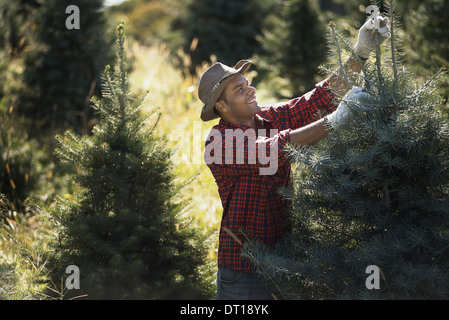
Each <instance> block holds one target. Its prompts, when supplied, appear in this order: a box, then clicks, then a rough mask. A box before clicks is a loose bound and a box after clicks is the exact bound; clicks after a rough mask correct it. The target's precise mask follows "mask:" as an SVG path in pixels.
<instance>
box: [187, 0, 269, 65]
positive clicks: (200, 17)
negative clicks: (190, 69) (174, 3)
mask: <svg viewBox="0 0 449 320" xmlns="http://www.w3.org/2000/svg"><path fill="white" fill-rule="evenodd" d="M188 12H189V14H188V17H187V18H186V19H187V23H186V26H187V28H186V30H185V32H186V33H185V38H186V43H185V48H186V52H189V49H190V47H191V44H192V41H193V40H194V39H195V38H196V39H197V40H198V44H197V46H196V47H195V46H194V48H192V51H191V52H190V53H191V56H192V62H193V64H194V66H197V65H200V64H201V63H202V62H203V61H209V60H210V56H211V55H215V56H216V57H217V59H218V60H219V61H221V62H223V63H225V64H228V65H230V66H233V65H234V64H235V63H237V61H239V60H241V59H245V58H249V57H251V56H252V55H253V54H255V53H257V52H259V51H260V44H259V43H258V41H257V40H256V36H257V35H258V34H259V33H260V27H261V21H262V19H263V18H262V17H263V16H262V14H261V10H260V6H259V5H258V1H256V0H248V1H240V0H197V1H192V2H191V4H190V5H189V7H188Z"/></svg>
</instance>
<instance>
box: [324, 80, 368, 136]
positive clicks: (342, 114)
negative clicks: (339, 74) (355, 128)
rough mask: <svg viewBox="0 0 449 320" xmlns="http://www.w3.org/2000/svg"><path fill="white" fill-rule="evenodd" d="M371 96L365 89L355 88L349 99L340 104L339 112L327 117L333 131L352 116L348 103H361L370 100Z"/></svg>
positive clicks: (336, 111) (349, 94)
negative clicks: (363, 100)
mask: <svg viewBox="0 0 449 320" xmlns="http://www.w3.org/2000/svg"><path fill="white" fill-rule="evenodd" d="M369 97H370V94H369V93H368V92H365V91H363V88H360V87H354V88H352V90H351V91H350V92H349V93H348V95H347V97H346V98H345V99H344V100H343V101H342V102H340V104H339V105H338V108H337V110H335V111H334V112H332V113H331V114H330V115H328V116H326V118H327V121H328V122H329V123H330V125H331V126H332V128H333V129H336V128H337V127H338V125H339V124H341V123H343V122H344V121H345V120H346V118H347V117H348V116H349V115H350V113H351V110H350V109H349V107H348V103H347V102H350V101H351V100H353V101H360V100H361V99H364V98H369Z"/></svg>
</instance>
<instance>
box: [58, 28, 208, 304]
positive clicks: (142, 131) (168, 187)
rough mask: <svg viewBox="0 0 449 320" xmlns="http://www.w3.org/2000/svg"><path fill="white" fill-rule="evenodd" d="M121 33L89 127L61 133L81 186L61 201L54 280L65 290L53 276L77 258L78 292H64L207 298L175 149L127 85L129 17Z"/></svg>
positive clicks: (62, 147)
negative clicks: (175, 168) (85, 132)
mask: <svg viewBox="0 0 449 320" xmlns="http://www.w3.org/2000/svg"><path fill="white" fill-rule="evenodd" d="M117 35H118V40H117V42H118V55H117V63H116V67H115V68H112V69H111V68H109V67H106V70H105V73H104V75H103V78H102V79H103V81H102V85H103V87H102V88H103V97H104V98H103V99H101V100H99V99H95V101H94V106H95V110H96V112H97V114H98V116H99V122H98V124H97V125H96V126H95V128H94V130H93V133H92V135H91V136H82V137H80V136H78V135H76V134H74V133H73V132H71V131H67V132H66V135H65V136H64V137H59V138H58V141H59V143H60V148H59V149H57V154H58V155H59V156H60V158H61V159H62V160H63V161H64V162H66V163H70V164H72V165H74V166H75V167H76V169H77V171H78V173H77V175H76V176H75V182H76V183H77V185H78V186H79V191H78V192H76V193H75V194H74V195H73V197H72V199H70V197H68V198H69V199H66V200H65V201H62V200H61V202H59V204H58V206H57V209H56V210H55V212H54V214H53V215H54V216H55V218H56V221H57V222H58V224H59V225H60V234H59V239H58V241H57V246H56V248H55V252H56V254H55V257H54V260H53V265H55V266H56V269H55V273H54V275H53V279H54V280H53V282H54V284H55V286H56V287H57V290H59V291H64V290H61V289H64V288H59V287H58V286H57V285H56V284H58V283H60V279H61V277H63V276H66V275H65V274H64V272H65V268H66V267H67V266H69V265H76V266H77V267H78V268H79V271H80V290H72V291H69V292H68V293H67V295H66V297H71V296H73V295H76V296H84V295H87V298H88V299H164V298H170V299H182V298H190V299H195V298H204V297H207V294H208V291H207V290H209V289H208V286H207V285H204V281H203V278H202V276H203V274H202V273H201V270H202V269H203V268H202V267H203V265H204V264H205V253H206V250H203V249H204V248H203V245H202V240H203V239H202V237H201V236H199V235H198V234H196V232H194V231H193V230H192V229H189V227H188V226H187V225H185V224H186V223H185V222H181V221H180V220H179V215H180V214H181V213H182V210H184V209H185V207H183V206H182V205H181V204H178V203H177V202H176V201H175V197H176V193H177V191H179V190H177V187H176V185H175V184H174V181H173V179H174V177H173V175H172V172H171V164H170V162H169V157H170V151H169V150H168V149H167V148H166V147H165V146H164V140H163V139H162V138H158V137H157V136H156V135H155V131H154V130H155V126H156V123H157V120H155V119H154V116H153V117H152V116H150V117H149V118H144V117H142V115H141V111H140V106H141V102H142V100H143V98H142V99H133V98H132V97H131V94H130V92H129V91H128V90H129V89H128V74H127V60H126V52H125V47H124V46H125V44H124V42H125V35H124V26H123V24H120V25H119V27H118V28H117ZM149 123H154V126H153V127H151V128H149ZM200 269H201V270H200Z"/></svg>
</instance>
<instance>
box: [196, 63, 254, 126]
mask: <svg viewBox="0 0 449 320" xmlns="http://www.w3.org/2000/svg"><path fill="white" fill-rule="evenodd" d="M251 64H252V62H251V61H249V60H241V61H239V62H238V63H237V65H236V66H235V68H234V69H235V71H234V72H233V73H231V74H229V75H227V76H226V77H225V78H223V79H221V80H220V81H219V82H218V84H217V85H216V87H215V88H214V90H213V91H212V93H211V95H210V97H209V99H208V100H207V103H206V104H205V105H204V106H203V109H202V110H201V120H203V121H211V120H214V119H216V118H218V115H217V114H216V113H215V112H214V107H215V103H216V102H217V100H218V98H219V97H220V96H221V94H222V93H223V91H224V89H225V88H226V86H227V85H228V83H229V82H230V81H231V80H232V79H233V78H234V77H235V76H236V75H237V74H239V73H240V74H243V73H245V72H246V70H248V68H249V67H250V66H251Z"/></svg>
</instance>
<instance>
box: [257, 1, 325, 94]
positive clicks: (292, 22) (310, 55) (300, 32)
mask: <svg viewBox="0 0 449 320" xmlns="http://www.w3.org/2000/svg"><path fill="white" fill-rule="evenodd" d="M270 13H271V14H269V15H268V17H267V18H266V19H265V20H264V26H263V33H262V34H263V35H262V36H261V37H260V39H261V43H262V46H263V50H264V51H263V53H262V54H260V57H259V59H261V60H262V61H261V69H262V73H268V75H267V76H269V77H273V76H275V77H276V76H277V77H279V76H280V77H282V78H283V79H287V80H288V88H289V90H288V91H287V92H288V93H287V95H286V96H283V95H282V94H281V92H282V91H284V92H285V88H284V89H283V90H282V91H280V92H277V94H278V95H279V96H281V97H283V98H287V97H288V98H291V97H292V96H300V95H302V94H304V93H305V92H307V91H309V90H311V89H312V88H313V87H314V85H315V84H316V83H317V82H318V79H317V75H318V73H319V70H318V66H319V65H320V64H322V63H323V62H324V61H325V58H326V38H325V29H324V28H323V27H322V25H323V24H322V21H321V17H320V14H321V12H320V6H319V4H318V1H316V0H290V1H282V2H276V3H275V4H273V5H272V7H271V10H270ZM270 71H271V72H270ZM263 76H264V75H263Z"/></svg>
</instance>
